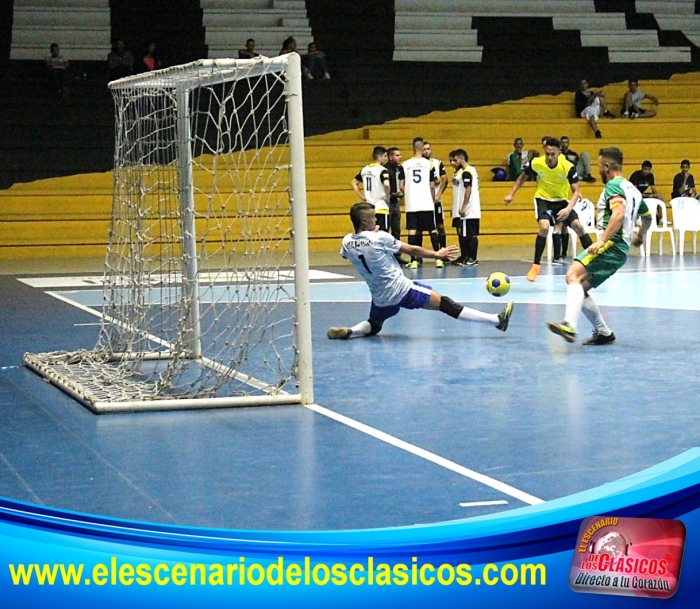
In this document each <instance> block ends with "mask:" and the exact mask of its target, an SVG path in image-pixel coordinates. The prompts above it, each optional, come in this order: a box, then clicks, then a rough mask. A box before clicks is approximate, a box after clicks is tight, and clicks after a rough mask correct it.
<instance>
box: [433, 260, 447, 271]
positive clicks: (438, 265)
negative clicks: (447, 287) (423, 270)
mask: <svg viewBox="0 0 700 609" xmlns="http://www.w3.org/2000/svg"><path fill="white" fill-rule="evenodd" d="M444 266H445V263H444V262H443V261H442V260H440V258H437V259H436V260H435V268H436V269H441V268H442V267H444Z"/></svg>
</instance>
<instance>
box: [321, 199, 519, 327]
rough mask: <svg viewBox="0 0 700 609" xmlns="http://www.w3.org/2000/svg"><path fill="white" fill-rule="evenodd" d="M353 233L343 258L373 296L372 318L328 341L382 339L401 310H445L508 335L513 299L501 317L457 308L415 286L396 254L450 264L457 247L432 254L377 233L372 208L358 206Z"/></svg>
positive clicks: (346, 239)
mask: <svg viewBox="0 0 700 609" xmlns="http://www.w3.org/2000/svg"><path fill="white" fill-rule="evenodd" d="M350 219H351V220H352V225H353V227H354V229H355V230H354V232H352V233H350V234H348V235H346V236H345V237H344V239H343V245H342V247H341V248H340V255H341V256H342V257H343V258H346V259H348V260H350V262H351V263H352V265H353V266H354V267H355V270H357V272H358V273H359V274H360V275H361V276H362V278H363V279H364V280H365V281H366V282H367V285H368V287H369V291H370V293H371V295H372V305H371V307H370V311H369V319H368V320H366V321H361V322H360V323H358V324H356V325H354V326H352V327H351V328H329V329H328V338H331V339H338V338H339V339H348V338H360V337H364V336H375V335H376V334H379V332H380V331H381V329H382V326H383V325H384V322H385V321H386V320H387V319H389V318H390V317H393V316H394V315H396V314H397V313H398V312H399V311H400V310H401V309H402V308H403V309H429V310H431V311H442V312H443V313H446V314H447V315H449V316H450V317H454V318H455V319H458V320H460V321H476V322H482V323H487V324H491V325H493V326H494V327H495V328H496V329H498V330H501V331H503V332H505V331H506V330H507V329H508V322H509V320H510V316H511V314H512V313H513V301H512V300H511V301H510V302H509V303H508V304H507V305H506V307H505V308H504V309H503V311H501V312H500V313H498V314H496V313H484V312H483V311H479V310H477V309H472V308H470V307H465V306H462V305H460V304H457V303H456V302H455V301H454V300H452V299H451V298H449V297H447V296H441V295H440V294H438V293H437V292H436V291H435V290H433V289H432V288H431V287H430V286H428V285H425V284H423V283H420V282H418V281H412V280H410V279H409V278H408V277H406V276H405V275H404V274H403V271H402V270H401V266H400V265H399V263H398V262H397V261H396V258H395V257H394V254H398V253H402V254H407V255H409V256H413V257H416V258H435V259H438V260H444V261H448V262H449V261H451V260H454V259H455V258H456V257H457V255H458V254H459V248H458V247H457V246H456V245H451V246H449V247H443V248H441V249H440V250H438V251H437V252H436V251H433V250H428V249H425V248H423V247H420V246H418V245H408V244H407V243H402V242H401V241H399V240H397V239H395V238H394V237H393V236H392V235H391V234H389V233H387V232H384V231H379V230H378V227H377V219H376V217H375V215H374V206H373V205H371V204H370V203H355V205H353V206H352V208H351V209H350Z"/></svg>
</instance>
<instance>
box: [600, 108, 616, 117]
mask: <svg viewBox="0 0 700 609" xmlns="http://www.w3.org/2000/svg"><path fill="white" fill-rule="evenodd" d="M603 116H604V117H605V118H615V115H614V114H613V113H612V112H610V110H606V111H605V112H603Z"/></svg>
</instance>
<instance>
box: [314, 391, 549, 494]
mask: <svg viewBox="0 0 700 609" xmlns="http://www.w3.org/2000/svg"><path fill="white" fill-rule="evenodd" d="M305 407H306V408H308V409H309V410H313V411H314V412H316V413H318V414H322V415H324V416H326V417H328V418H329V419H333V420H334V421H338V422H339V423H342V424H343V425H347V426H348V427H352V428H353V429H356V430H357V431H361V432H362V433H366V434H367V435H368V436H372V437H373V438H375V439H377V440H380V441H382V442H386V443H387V444H391V445H392V446H395V447H396V448H400V449H401V450H405V451H406V452H409V453H411V454H412V455H416V456H417V457H420V458H422V459H425V460H426V461H430V462H431V463H435V464H436V465H439V466H440V467H444V468H445V469H449V470H450V471H452V472H455V473H456V474H460V475H461V476H465V477H466V478H470V479H471V480H474V481H475V482H480V483H481V484H485V485H486V486H490V487H491V488H493V489H495V490H497V491H499V492H501V493H503V494H504V495H510V496H511V497H513V498H514V499H518V500H519V501H522V502H523V503H527V504H529V505H535V504H537V503H544V500H543V499H539V498H538V497H535V496H533V495H530V494H528V493H525V492H523V491H521V490H519V489H517V488H515V487H513V486H510V485H509V484H506V483H505V482H501V481H499V480H496V479H494V478H490V477H489V476H485V475H484V474H480V473H479V472H475V471H474V470H473V469H469V468H468V467H464V466H463V465H459V464H457V463H455V462H454V461H450V460H449V459H445V458H444V457H441V456H439V455H436V454H435V453H431V452H430V451H429V450H425V449H424V448H420V447H418V446H414V445H413V444H409V443H408V442H404V441H403V440H399V439H398V438H395V437H394V436H391V435H389V434H388V433H384V432H383V431H379V430H378V429H374V427H370V426H369V425H365V424H364V423H360V422H359V421H355V420H354V419H351V418H349V417H346V416H344V415H342V414H338V413H337V412H333V411H332V410H328V409H327V408H324V407H323V406H319V405H318V404H305Z"/></svg>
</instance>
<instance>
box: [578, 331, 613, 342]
mask: <svg viewBox="0 0 700 609" xmlns="http://www.w3.org/2000/svg"><path fill="white" fill-rule="evenodd" d="M614 342H615V333H614V332H610V334H608V335H607V336H606V335H605V334H601V333H600V332H597V331H594V332H593V335H592V336H591V337H590V338H587V339H586V340H584V341H583V342H582V343H581V344H582V345H609V344H610V343H614Z"/></svg>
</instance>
